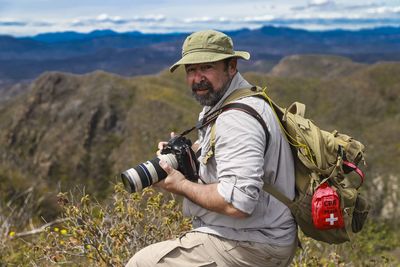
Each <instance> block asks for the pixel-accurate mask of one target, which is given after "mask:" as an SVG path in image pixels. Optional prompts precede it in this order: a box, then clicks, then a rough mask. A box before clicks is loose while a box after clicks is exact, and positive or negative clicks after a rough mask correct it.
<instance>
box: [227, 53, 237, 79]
mask: <svg viewBox="0 0 400 267" xmlns="http://www.w3.org/2000/svg"><path fill="white" fill-rule="evenodd" d="M228 72H229V75H230V76H233V75H235V74H236V72H237V58H235V57H234V58H232V59H231V60H229V66H228Z"/></svg>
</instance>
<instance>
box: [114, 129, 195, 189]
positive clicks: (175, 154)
mask: <svg viewBox="0 0 400 267" xmlns="http://www.w3.org/2000/svg"><path fill="white" fill-rule="evenodd" d="M191 147H192V142H191V141H190V140H189V139H187V138H185V137H184V136H181V135H178V136H175V137H173V138H171V139H170V140H169V141H168V143H167V145H166V146H165V147H164V148H163V149H162V150H161V154H160V156H158V157H156V158H154V159H152V160H149V161H147V162H145V163H141V164H139V165H137V166H136V167H133V168H130V169H128V170H126V171H124V172H122V173H121V179H122V182H123V184H124V187H125V189H126V190H127V191H128V192H131V193H134V192H139V191H141V190H142V189H143V188H145V187H148V186H150V185H152V184H154V183H157V182H159V181H161V180H162V179H165V178H166V177H167V173H166V172H165V171H164V170H163V169H162V168H161V166H160V165H159V162H160V160H164V161H166V162H167V163H168V165H170V166H171V167H172V168H174V169H177V170H178V171H180V172H181V173H182V174H183V175H185V177H186V178H187V179H188V180H191V181H194V182H197V179H198V178H199V175H198V169H199V162H198V160H197V158H196V155H195V153H194V152H193V150H192V148H191Z"/></svg>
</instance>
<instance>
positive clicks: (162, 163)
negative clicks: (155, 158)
mask: <svg viewBox="0 0 400 267" xmlns="http://www.w3.org/2000/svg"><path fill="white" fill-rule="evenodd" d="M159 164H160V167H161V168H162V169H163V170H164V171H165V172H166V173H167V175H170V174H171V173H172V172H173V171H174V168H172V167H171V166H170V165H168V163H167V162H166V161H165V160H160V162H159Z"/></svg>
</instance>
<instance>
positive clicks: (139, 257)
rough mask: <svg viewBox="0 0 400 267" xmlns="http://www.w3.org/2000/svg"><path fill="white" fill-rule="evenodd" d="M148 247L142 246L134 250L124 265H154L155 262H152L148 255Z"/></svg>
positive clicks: (138, 266)
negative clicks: (134, 252)
mask: <svg viewBox="0 0 400 267" xmlns="http://www.w3.org/2000/svg"><path fill="white" fill-rule="evenodd" d="M147 250H149V249H148V247H146V248H143V249H141V250H139V251H138V252H136V254H135V255H133V257H132V258H130V260H129V261H128V263H127V264H126V265H125V267H151V266H154V265H155V263H154V262H152V261H151V260H152V257H149V253H148V251H147Z"/></svg>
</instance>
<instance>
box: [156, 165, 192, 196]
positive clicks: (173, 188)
mask: <svg viewBox="0 0 400 267" xmlns="http://www.w3.org/2000/svg"><path fill="white" fill-rule="evenodd" d="M160 166H161V168H163V170H164V171H165V172H166V173H167V175H168V176H167V177H166V178H165V179H164V180H161V181H160V182H158V183H156V184H155V186H157V187H161V188H163V189H165V190H167V191H169V192H171V193H175V194H178V195H184V192H183V184H184V183H186V182H189V181H188V180H187V179H186V178H185V176H183V174H182V173H181V172H180V171H178V170H175V169H174V168H172V167H171V166H169V165H168V163H167V162H165V161H163V160H160Z"/></svg>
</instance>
